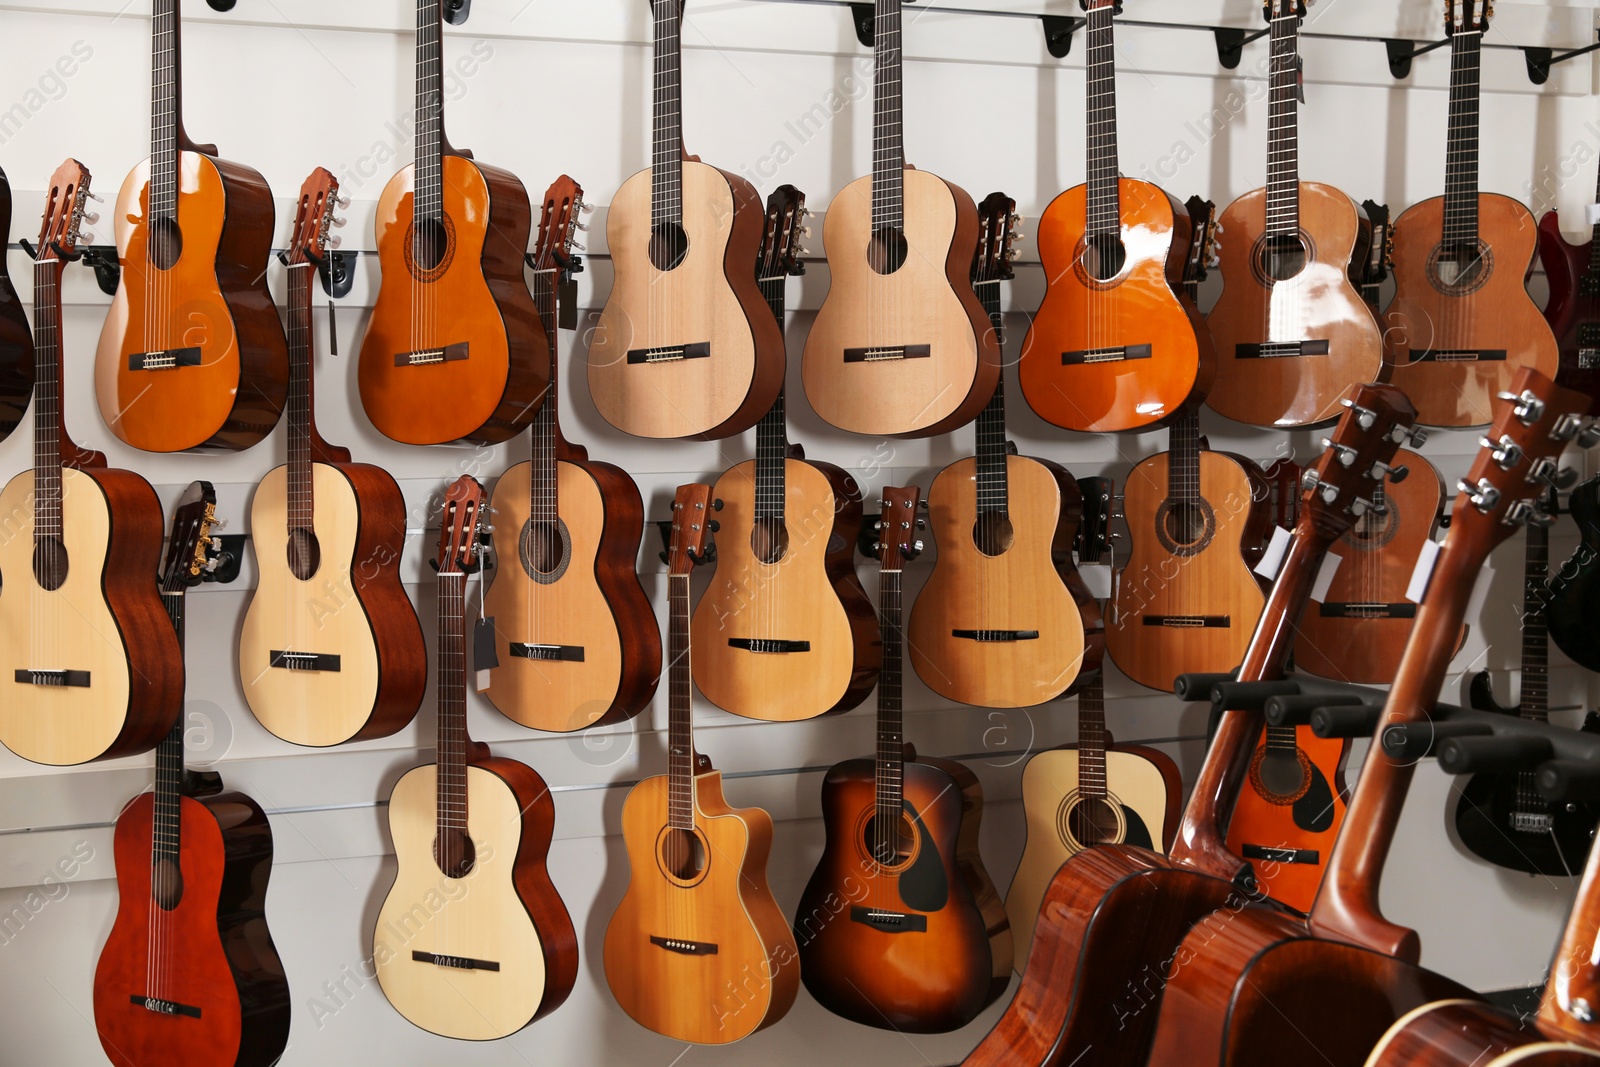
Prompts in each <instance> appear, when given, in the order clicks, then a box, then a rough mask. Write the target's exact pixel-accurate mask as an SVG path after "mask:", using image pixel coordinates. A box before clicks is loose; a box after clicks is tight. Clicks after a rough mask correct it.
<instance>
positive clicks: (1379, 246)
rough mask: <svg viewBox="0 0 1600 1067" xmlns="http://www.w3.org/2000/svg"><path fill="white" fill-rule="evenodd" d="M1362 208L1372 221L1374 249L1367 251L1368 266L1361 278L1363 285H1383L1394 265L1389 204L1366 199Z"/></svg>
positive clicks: (1392, 227)
mask: <svg viewBox="0 0 1600 1067" xmlns="http://www.w3.org/2000/svg"><path fill="white" fill-rule="evenodd" d="M1361 209H1362V210H1363V211H1365V212H1366V213H1367V221H1369V222H1371V223H1372V250H1371V251H1370V252H1368V253H1367V267H1366V271H1365V272H1364V274H1363V276H1362V278H1361V284H1363V285H1382V284H1383V281H1384V279H1386V278H1388V277H1389V271H1390V270H1391V269H1392V268H1393V267H1394V226H1393V225H1392V224H1391V219H1390V215H1389V205H1387V204H1380V203H1378V202H1377V201H1376V200H1364V201H1362V203H1361Z"/></svg>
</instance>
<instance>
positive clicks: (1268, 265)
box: [1206, 0, 1385, 427]
mask: <svg viewBox="0 0 1600 1067" xmlns="http://www.w3.org/2000/svg"><path fill="white" fill-rule="evenodd" d="M1265 8H1266V17H1267V20H1268V22H1270V23H1271V26H1272V67H1271V73H1270V76H1269V90H1268V94H1269V95H1268V99H1269V110H1268V126H1267V130H1268V133H1267V184H1266V186H1265V187H1264V188H1261V189H1257V190H1255V191H1254V192H1249V193H1246V194H1245V195H1243V196H1241V197H1240V198H1239V199H1237V200H1235V201H1234V202H1233V203H1232V204H1229V205H1228V208H1227V210H1226V211H1224V212H1223V213H1222V227H1223V229H1225V230H1226V231H1228V232H1229V233H1230V234H1233V235H1234V238H1233V239H1232V240H1230V241H1229V242H1228V243H1227V244H1226V245H1225V246H1224V247H1223V250H1222V279H1223V288H1222V295H1221V297H1219V298H1218V300H1217V303H1216V306H1215V307H1213V308H1212V309H1211V314H1210V316H1209V318H1208V319H1207V321H1208V322H1209V323H1210V325H1211V336H1212V338H1213V340H1214V341H1215V342H1216V348H1217V373H1216V379H1215V380H1214V381H1213V382H1212V384H1211V391H1210V393H1209V394H1207V400H1206V402H1207V403H1208V404H1210V405H1211V409H1212V410H1213V411H1215V412H1217V413H1218V414H1221V415H1224V416H1226V417H1228V418H1230V419H1233V420H1235V421H1237V422H1245V423H1250V424H1251V425H1255V426H1272V427H1291V426H1309V425H1316V424H1320V423H1326V422H1330V421H1332V420H1333V419H1334V418H1335V417H1336V416H1337V415H1338V414H1339V401H1340V400H1341V399H1343V398H1344V396H1345V394H1346V391H1347V390H1348V389H1349V387H1350V383H1351V382H1371V381H1381V380H1383V378H1384V375H1385V368H1384V364H1383V337H1382V336H1381V334H1380V332H1379V330H1378V320H1377V318H1376V316H1375V315H1374V314H1373V311H1372V308H1371V307H1370V306H1369V305H1368V304H1367V302H1366V301H1365V300H1364V299H1362V295H1361V293H1360V292H1359V291H1358V290H1357V289H1356V287H1355V285H1354V284H1353V283H1352V275H1354V276H1356V277H1359V271H1360V268H1361V265H1362V264H1363V262H1364V261H1365V259H1366V255H1367V250H1368V246H1369V244H1370V242H1371V239H1372V238H1371V230H1370V223H1369V222H1368V220H1367V219H1366V218H1365V216H1364V215H1363V214H1362V212H1361V209H1360V208H1358V207H1356V205H1355V201H1353V200H1351V199H1350V198H1349V197H1348V196H1346V195H1345V194H1344V193H1342V192H1340V191H1339V190H1338V189H1335V188H1334V187H1333V186H1331V185H1325V184H1323V183H1321V182H1302V181H1301V180H1300V148H1299V144H1300V116H1299V98H1300V86H1301V81H1300V21H1301V19H1302V18H1304V17H1305V8H1306V5H1305V0H1266V4H1265Z"/></svg>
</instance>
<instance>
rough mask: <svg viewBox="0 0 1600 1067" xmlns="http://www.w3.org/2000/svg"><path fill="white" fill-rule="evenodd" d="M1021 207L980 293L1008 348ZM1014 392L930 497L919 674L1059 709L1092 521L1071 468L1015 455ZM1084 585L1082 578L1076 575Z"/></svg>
mask: <svg viewBox="0 0 1600 1067" xmlns="http://www.w3.org/2000/svg"><path fill="white" fill-rule="evenodd" d="M1015 209H1016V203H1015V202H1014V201H1013V200H1011V198H1009V197H1007V196H1006V195H1005V194H1004V193H994V194H991V195H990V196H989V197H988V198H987V199H985V200H984V202H983V205H982V206H981V208H980V209H979V216H980V218H981V219H982V226H981V227H980V231H979V232H980V235H981V237H980V240H979V242H978V252H977V256H976V258H975V260H974V262H973V265H972V272H973V287H974V288H975V289H977V290H978V291H979V292H980V293H981V294H982V300H983V302H984V308H985V310H986V311H987V312H988V313H989V321H990V323H991V328H992V329H993V331H994V334H995V337H996V339H997V342H998V341H999V340H1000V339H1002V338H1003V337H1004V336H1005V335H1004V330H1005V325H1004V321H1003V319H1002V316H1001V314H1000V282H1001V281H1002V280H1004V279H1006V278H1010V277H1011V276H1012V270H1011V255H1012V246H1013V244H1014V243H1015V235H1014V233H1013V225H1014V223H1015V222H1016V215H1015ZM1011 452H1012V447H1011V444H1010V442H1008V441H1007V440H1006V397H1005V384H1004V383H1003V382H999V381H997V382H996V383H995V387H994V396H993V397H991V398H990V400H989V404H988V406H987V407H985V408H984V409H983V411H982V412H981V413H980V414H979V415H978V423H977V455H976V456H975V457H974V458H972V459H963V460H960V461H958V462H956V463H952V464H951V465H950V466H948V467H946V468H945V469H944V470H943V471H941V472H940V473H939V476H938V477H937V478H935V479H934V480H933V485H932V486H931V487H930V488H929V490H928V503H929V512H930V521H931V525H932V527H933V536H934V542H935V544H937V545H938V546H939V556H938V559H937V560H936V561H935V562H934V566H933V573H932V574H930V575H929V576H928V581H927V584H926V585H924V586H923V587H922V592H921V593H920V594H919V595H918V597H917V600H916V603H915V604H914V605H913V606H912V608H911V619H910V623H909V625H908V626H907V629H906V636H907V637H908V638H909V646H910V653H911V665H912V667H914V668H915V669H916V672H917V674H918V675H919V676H920V677H921V678H922V680H923V682H924V683H925V684H926V685H927V686H928V688H930V689H932V690H933V691H934V692H936V693H938V694H939V695H940V696H942V697H945V698H947V699H950V700H959V701H961V702H962V703H964V704H976V705H979V706H982V707H992V708H1019V707H1031V706H1032V705H1035V704H1042V703H1044V702H1045V701H1047V700H1054V699H1055V698H1056V697H1058V696H1060V695H1061V694H1062V693H1064V692H1066V691H1067V689H1068V687H1070V686H1071V685H1072V684H1073V682H1074V681H1075V680H1076V679H1077V678H1078V676H1079V673H1080V671H1087V672H1088V673H1093V672H1094V671H1095V670H1096V669H1098V668H1099V665H1100V664H1099V653H1100V651H1101V648H1102V646H1101V644H1100V642H1099V641H1096V642H1095V647H1094V650H1093V651H1094V653H1095V655H1094V656H1093V657H1090V658H1089V661H1088V662H1085V659H1086V657H1085V652H1086V649H1087V645H1086V643H1085V632H1084V631H1085V621H1084V619H1083V617H1082V616H1081V615H1080V614H1079V612H1078V608H1077V605H1076V603H1075V598H1074V596H1073V593H1072V591H1071V590H1070V589H1069V586H1068V579H1069V575H1071V572H1072V535H1073V530H1074V528H1075V527H1076V526H1077V524H1078V520H1079V518H1080V517H1081V516H1082V514H1083V498H1082V497H1081V496H1080V494H1079V492H1078V483H1077V482H1075V481H1073V479H1072V475H1071V474H1069V473H1068V472H1067V470H1066V468H1065V467H1062V466H1060V465H1059V464H1056V463H1051V462H1049V461H1048V460H1038V459H1030V458H1028V457H1025V456H1014V455H1012V454H1011ZM1074 577H1075V576H1074Z"/></svg>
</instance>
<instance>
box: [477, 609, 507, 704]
mask: <svg viewBox="0 0 1600 1067" xmlns="http://www.w3.org/2000/svg"><path fill="white" fill-rule="evenodd" d="M472 666H473V669H474V670H476V671H477V672H478V677H477V683H478V692H480V693H481V692H483V691H484V690H486V689H488V688H489V672H490V671H492V670H493V669H494V668H496V667H498V666H500V657H499V655H497V654H496V652H495V649H494V616H493V615H489V616H487V617H479V619H478V621H477V622H476V623H474V624H473V627H472Z"/></svg>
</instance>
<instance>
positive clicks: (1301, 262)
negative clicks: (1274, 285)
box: [1261, 234, 1307, 282]
mask: <svg viewBox="0 0 1600 1067" xmlns="http://www.w3.org/2000/svg"><path fill="white" fill-rule="evenodd" d="M1306 259H1307V256H1306V246H1305V244H1304V243H1302V242H1301V240H1300V238H1299V236H1298V235H1296V234H1281V235H1279V236H1276V237H1268V238H1267V239H1266V240H1265V241H1263V242H1261V272H1262V273H1263V274H1265V275H1266V276H1267V277H1268V278H1271V279H1272V280H1273V281H1277V282H1286V281H1288V280H1289V279H1290V278H1293V277H1294V276H1295V275H1297V274H1299V273H1300V272H1301V271H1303V270H1305V269H1306Z"/></svg>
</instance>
